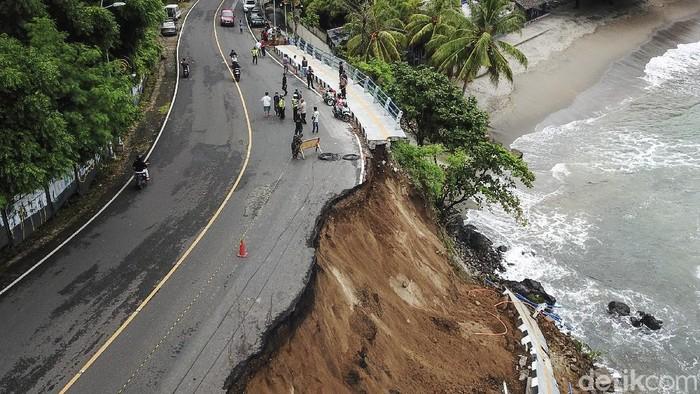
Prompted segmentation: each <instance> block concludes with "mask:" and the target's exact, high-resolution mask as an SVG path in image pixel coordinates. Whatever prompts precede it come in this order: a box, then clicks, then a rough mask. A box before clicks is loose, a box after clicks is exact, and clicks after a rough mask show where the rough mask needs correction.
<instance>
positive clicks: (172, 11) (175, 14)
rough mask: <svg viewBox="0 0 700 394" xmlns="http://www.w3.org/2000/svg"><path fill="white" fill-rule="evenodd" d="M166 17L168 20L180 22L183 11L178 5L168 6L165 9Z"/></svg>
mask: <svg viewBox="0 0 700 394" xmlns="http://www.w3.org/2000/svg"><path fill="white" fill-rule="evenodd" d="M163 9H165V17H166V18H167V19H172V20H175V21H176V20H178V19H180V15H182V11H181V10H180V7H178V6H177V4H168V5H166V6H165V7H163Z"/></svg>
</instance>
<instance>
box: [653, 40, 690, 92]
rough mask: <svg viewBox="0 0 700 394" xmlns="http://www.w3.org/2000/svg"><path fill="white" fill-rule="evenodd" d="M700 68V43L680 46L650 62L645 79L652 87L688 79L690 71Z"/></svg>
mask: <svg viewBox="0 0 700 394" xmlns="http://www.w3.org/2000/svg"><path fill="white" fill-rule="evenodd" d="M698 66H700V42H696V43H692V44H680V45H678V47H676V48H674V49H669V50H668V51H666V53H664V54H663V55H661V56H657V57H654V58H652V59H651V60H649V63H647V65H646V67H644V73H645V75H644V77H643V79H644V80H646V81H647V82H649V84H650V85H651V86H659V85H661V84H662V83H664V82H666V81H670V80H682V79H685V78H687V77H688V71H689V70H692V69H696V68H697V67H698Z"/></svg>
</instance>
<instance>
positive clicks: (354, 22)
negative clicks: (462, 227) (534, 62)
mask: <svg viewBox="0 0 700 394" xmlns="http://www.w3.org/2000/svg"><path fill="white" fill-rule="evenodd" d="M314 1H317V0H314ZM338 1H339V2H340V3H339V4H341V5H343V4H345V7H346V9H347V10H348V15H347V18H348V23H347V24H346V25H345V27H346V29H348V30H349V31H350V32H351V33H352V35H351V38H350V40H349V41H348V43H347V48H346V50H347V55H349V57H350V61H351V62H352V63H353V64H354V65H355V66H356V67H357V68H359V69H360V70H362V71H363V72H365V73H366V74H368V75H370V76H372V77H373V78H374V79H375V80H376V81H377V82H378V83H379V84H380V85H381V86H382V87H383V88H384V89H385V90H386V91H387V93H388V94H389V96H390V97H392V98H393V99H394V101H396V103H397V105H398V106H399V107H400V108H401V109H402V110H403V113H404V115H403V126H404V128H405V129H406V130H407V131H409V132H411V134H412V135H413V136H414V137H415V140H416V142H417V144H418V146H414V145H411V144H408V143H396V144H394V148H393V153H394V157H395V159H396V160H397V162H398V163H399V164H400V165H401V166H402V167H404V168H405V169H406V170H407V171H408V173H409V174H410V175H411V176H412V177H413V179H414V180H415V181H416V182H417V183H418V184H419V185H420V186H421V187H423V189H424V190H425V192H426V194H427V195H428V196H429V197H430V198H431V199H432V201H433V202H434V203H435V205H436V207H437V208H438V209H439V210H440V211H441V213H442V214H444V215H448V214H449V213H450V212H452V210H453V208H455V207H456V206H457V205H458V204H460V203H463V202H466V201H471V202H474V203H476V204H477V205H479V206H481V205H483V204H494V203H495V204H499V205H500V206H501V207H502V208H503V209H504V210H505V211H506V212H509V213H510V214H512V215H514V216H515V217H516V218H518V219H521V218H522V211H521V208H520V202H519V200H518V198H517V196H516V195H515V194H514V189H515V188H516V187H517V185H518V184H521V185H524V186H526V187H531V186H532V182H533V181H534V175H533V174H532V172H530V171H529V170H528V168H527V165H526V164H525V162H523V160H522V159H521V158H519V157H517V156H515V155H514V154H513V153H511V152H510V151H509V150H508V149H506V148H505V147H503V146H501V145H500V144H498V143H495V142H493V141H491V140H490V139H489V138H488V130H487V128H488V122H489V120H488V115H487V114H486V113H485V112H484V111H482V110H480V109H479V108H478V106H477V102H476V99H474V98H473V97H465V96H464V91H465V90H466V88H467V86H468V84H469V82H471V81H472V80H474V79H475V78H476V77H477V75H478V74H479V73H480V72H485V73H487V74H488V75H489V76H490V78H491V81H492V82H493V83H498V81H499V80H500V79H501V78H502V77H505V79H507V80H509V81H512V79H513V73H512V70H511V68H510V64H509V61H508V59H509V58H510V59H512V60H514V61H517V62H519V63H521V64H523V65H527V59H526V58H525V56H524V55H523V54H522V53H521V52H520V51H519V50H518V49H516V48H515V47H513V46H512V45H510V44H508V43H506V42H503V41H500V39H499V38H500V37H502V36H503V35H505V34H507V33H509V32H513V31H517V30H518V29H520V28H521V27H522V25H523V22H524V17H523V15H522V14H521V13H520V12H518V11H516V10H514V9H513V8H512V3H511V2H510V1H508V0H480V1H478V2H471V3H470V8H471V16H470V17H466V16H465V15H464V14H463V13H462V10H461V8H460V1H459V0H429V1H427V2H420V1H413V0H366V1H360V2H357V3H354V4H352V5H347V4H346V3H347V2H343V1H342V0H338ZM409 53H413V54H416V53H421V54H423V55H424V57H425V60H426V62H425V63H426V64H424V65H420V66H410V65H408V64H406V63H402V62H401V60H404V59H406V58H407V55H408V54H409ZM453 81H459V82H461V84H462V89H459V88H457V87H456V86H455V85H454V84H453V83H452V82H453Z"/></svg>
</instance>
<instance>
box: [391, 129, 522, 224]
mask: <svg viewBox="0 0 700 394" xmlns="http://www.w3.org/2000/svg"><path fill="white" fill-rule="evenodd" d="M392 153H393V157H394V159H395V160H396V161H397V162H398V163H399V165H401V167H402V168H404V169H406V171H407V172H408V173H409V175H410V176H411V178H412V179H413V180H414V182H416V183H417V184H418V185H419V186H420V187H421V188H422V189H423V190H424V191H425V192H426V194H427V195H428V197H429V198H430V199H431V200H432V201H433V203H434V204H435V206H436V207H437V208H438V210H439V212H440V213H441V215H442V216H443V217H446V216H447V215H448V214H449V213H450V212H451V211H452V209H453V208H454V207H455V206H456V205H458V204H461V203H463V202H466V201H473V202H474V203H476V204H477V205H478V206H479V207H482V206H484V205H486V204H499V205H500V206H501V207H502V208H503V209H504V210H505V211H506V212H508V213H509V214H511V215H513V216H514V217H515V218H516V219H518V220H521V221H522V209H521V207H520V200H519V199H518V197H517V196H516V195H515V194H514V190H515V189H516V187H517V185H518V182H520V183H522V184H523V185H525V186H526V187H532V183H533V181H534V175H533V174H532V172H530V170H529V169H528V168H527V165H526V164H525V163H524V162H523V161H522V159H519V158H518V157H516V156H515V155H513V154H512V153H511V152H509V151H508V150H507V149H505V148H504V147H503V146H501V145H499V144H496V143H492V142H489V141H488V140H487V139H486V138H484V139H482V141H480V142H479V143H477V144H473V145H470V146H469V147H464V148H458V149H456V150H454V151H446V150H445V148H444V147H443V146H442V145H425V146H412V145H410V144H409V143H406V142H398V143H395V144H393V145H392Z"/></svg>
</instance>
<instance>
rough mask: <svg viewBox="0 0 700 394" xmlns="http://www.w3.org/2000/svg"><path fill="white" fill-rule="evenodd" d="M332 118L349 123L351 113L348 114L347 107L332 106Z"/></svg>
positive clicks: (348, 109)
mask: <svg viewBox="0 0 700 394" xmlns="http://www.w3.org/2000/svg"><path fill="white" fill-rule="evenodd" d="M333 116H334V117H335V118H336V119H340V120H342V121H344V122H349V121H350V120H352V112H350V108H348V107H347V106H344V105H343V106H340V105H337V104H336V105H334V106H333Z"/></svg>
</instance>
